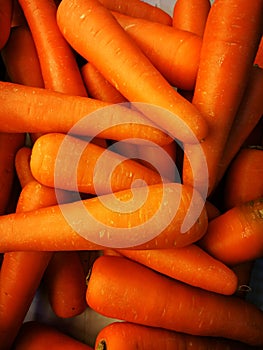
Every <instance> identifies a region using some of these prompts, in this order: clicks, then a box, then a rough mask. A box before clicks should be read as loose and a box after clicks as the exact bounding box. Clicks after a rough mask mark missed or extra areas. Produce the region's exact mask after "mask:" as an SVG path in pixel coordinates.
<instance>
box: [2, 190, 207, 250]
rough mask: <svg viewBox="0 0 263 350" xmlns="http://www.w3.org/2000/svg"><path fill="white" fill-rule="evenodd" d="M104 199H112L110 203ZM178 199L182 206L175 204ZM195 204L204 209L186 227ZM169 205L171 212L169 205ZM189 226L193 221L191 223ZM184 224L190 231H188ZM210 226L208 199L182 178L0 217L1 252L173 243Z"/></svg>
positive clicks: (186, 241) (195, 237)
mask: <svg viewBox="0 0 263 350" xmlns="http://www.w3.org/2000/svg"><path fill="white" fill-rule="evenodd" d="M145 191H147V197H146V199H145V194H146V193H145ZM131 198H132V199H133V200H132V202H130V203H131V208H130V210H128V211H127V209H126V207H125V208H124V209H125V210H123V211H122V208H121V209H118V210H117V211H116V208H115V206H116V204H117V203H118V205H119V204H120V203H121V202H123V201H124V202H127V201H129V200H130V199H131ZM176 198H177V201H175V199H176ZM116 199H117V203H116ZM102 201H106V204H107V206H105V204H104V203H103V202H102ZM176 202H177V203H178V208H175V207H177V204H176ZM113 204H115V206H114V205H113ZM190 204H191V205H192V206H193V208H195V210H197V209H198V212H197V213H195V216H197V217H196V220H195V221H194V222H191V224H192V226H191V227H188V226H187V227H186V228H185V227H182V225H183V224H184V221H185V220H188V219H189V217H187V216H186V215H187V214H188V210H189V207H190ZM83 206H84V207H83ZM138 206H139V207H138ZM174 206H175V207H174ZM168 207H169V208H170V210H169V211H167V210H166V208H168ZM62 209H63V212H62ZM135 209H136V210H135ZM83 210H84V211H83ZM199 210H200V214H199ZM172 211H173V212H172ZM87 212H88V213H89V214H90V215H88V214H87ZM66 213H67V215H69V214H74V213H77V218H74V215H73V218H69V217H68V220H70V221H69V222H68V220H66V218H65V215H66ZM192 214H194V212H192ZM197 214H198V215H197ZM167 216H168V218H169V219H168V218H167ZM92 218H93V219H92ZM94 219H95V220H94ZM75 225H77V226H75ZM188 225H189V226H190V222H189V223H188ZM47 227H52V230H47V229H46V228H47ZM182 228H184V231H185V230H186V232H184V233H183V234H182V233H181V230H182ZM120 229H122V230H120ZM206 229H207V215H206V211H205V208H204V202H203V199H202V198H201V196H198V193H195V195H194V196H193V189H192V188H191V187H187V186H184V185H181V184H179V183H167V184H157V185H151V186H147V187H146V186H145V187H137V188H134V189H133V190H131V189H128V190H123V191H119V192H115V193H114V194H106V195H103V196H98V197H94V198H89V199H86V200H83V201H75V202H72V203H67V204H64V205H63V206H61V205H60V206H58V205H55V206H51V207H47V208H42V209H39V210H33V211H31V212H28V213H24V214H21V213H15V214H9V215H3V216H1V217H0V230H1V235H0V251H1V252H4V251H10V250H12V251H14V250H38V251H39V250H42V251H43V250H52V251H57V250H62V251H63V250H98V249H102V248H103V247H105V246H106V247H109V246H110V247H115V248H125V247H132V246H136V249H157V248H173V247H175V246H176V247H182V246H186V245H188V244H190V243H193V242H195V241H197V240H199V239H200V238H201V237H202V236H203V235H204V234H205V232H206ZM127 231H128V235H127ZM79 232H80V233H82V235H83V236H82V235H80V234H79ZM135 233H136V234H135ZM137 234H138V236H137ZM142 235H143V236H142ZM21 237H23V240H21ZM86 237H87V238H86ZM112 240H114V241H112ZM94 241H95V242H94ZM143 241H144V242H143ZM96 242H97V243H96Z"/></svg>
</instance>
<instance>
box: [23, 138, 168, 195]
mask: <svg viewBox="0 0 263 350" xmlns="http://www.w3.org/2000/svg"><path fill="white" fill-rule="evenodd" d="M61 149H62V150H61ZM63 150H65V151H63ZM30 167H31V171H32V174H33V176H34V177H35V178H36V179H37V180H38V181H39V182H40V183H42V184H44V185H46V186H50V187H57V188H62V189H65V190H70V191H79V192H83V193H91V194H105V193H110V192H116V191H120V190H124V189H127V188H131V186H132V184H133V183H134V184H135V182H136V181H139V180H141V181H144V182H145V183H146V184H148V185H153V184H157V183H160V182H162V181H163V180H164V179H162V178H161V177H160V175H159V174H158V173H157V172H155V171H153V170H150V169H148V168H146V167H145V166H143V165H141V164H139V163H137V162H135V161H134V160H132V159H127V158H126V157H123V156H120V155H118V154H117V153H115V152H113V151H110V150H107V149H105V148H103V147H100V146H97V145H95V144H92V143H87V142H85V141H84V140H81V139H78V138H76V137H72V136H67V137H65V135H64V134H58V133H55V134H46V135H44V136H42V137H40V138H39V139H38V140H37V141H36V142H35V144H34V146H33V149H32V156H31V160H30ZM140 184H141V183H139V184H138V185H137V186H139V185H140Z"/></svg>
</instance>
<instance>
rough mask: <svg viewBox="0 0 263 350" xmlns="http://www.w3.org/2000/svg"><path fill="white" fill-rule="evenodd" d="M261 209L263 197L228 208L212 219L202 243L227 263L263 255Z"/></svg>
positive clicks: (212, 253)
mask: <svg viewBox="0 0 263 350" xmlns="http://www.w3.org/2000/svg"><path fill="white" fill-rule="evenodd" d="M262 212H263V199H262V198H259V199H255V200H253V201H249V202H247V203H244V204H241V205H239V206H235V207H233V208H231V209H229V210H228V211H226V212H225V213H223V214H221V215H220V216H218V217H217V218H215V219H214V220H212V221H210V222H209V224H208V229H207V232H206V234H205V235H204V236H203V238H202V239H201V241H200V245H201V247H203V248H204V249H205V250H206V251H207V252H208V253H209V254H211V255H212V256H214V257H216V258H217V259H219V260H221V261H222V262H224V263H225V264H227V265H237V264H240V263H242V262H245V261H251V260H254V259H256V258H259V257H262V255H263V240H262V229H263V215H262Z"/></svg>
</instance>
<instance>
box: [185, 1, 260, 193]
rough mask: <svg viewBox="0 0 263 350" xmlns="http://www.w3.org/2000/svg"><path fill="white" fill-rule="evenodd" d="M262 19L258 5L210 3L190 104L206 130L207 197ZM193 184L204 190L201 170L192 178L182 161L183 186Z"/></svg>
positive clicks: (250, 61)
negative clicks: (206, 124)
mask: <svg viewBox="0 0 263 350" xmlns="http://www.w3.org/2000/svg"><path fill="white" fill-rule="evenodd" d="M262 13H263V2H262V1H261V0H259V1H258V0H256V1H253V2H250V3H248V2H244V1H242V0H230V1H225V0H215V1H214V3H213V5H212V7H211V9H210V11H209V15H208V18H207V22H206V28H205V32H204V36H203V44H202V49H201V56H200V65H199V69H198V74H197V80H196V85H195V91H194V97H193V101H192V103H193V104H194V105H195V106H196V107H197V108H198V109H199V111H200V112H201V113H202V115H203V117H204V118H205V119H206V121H207V123H208V128H209V133H208V135H207V137H206V139H205V140H204V142H202V143H201V146H202V149H203V152H204V155H205V157H206V161H207V167H208V174H209V189H208V194H210V193H211V192H212V191H213V189H214V187H215V182H216V177H217V171H218V164H219V163H220V161H221V157H222V154H223V150H224V146H225V143H226V141H227V137H228V134H229V132H230V129H231V125H232V123H233V121H234V118H235V116H236V113H237V110H238V107H239V105H240V103H241V100H242V98H243V95H244V92H245V88H246V86H247V82H248V79H249V77H250V74H251V72H252V67H253V62H254V58H255V55H256V50H257V47H258V43H259V40H260V37H261V32H262ZM244 33H246V35H244ZM230 72H231V74H230ZM195 148H196V146H191V145H190V146H188V145H186V148H185V150H186V151H189V152H192V155H193V157H194V158H196V161H197V163H198V154H195V152H196V151H195ZM199 154H200V153H199ZM193 178H194V180H195V182H196V188H198V189H201V188H202V187H203V186H206V185H207V178H206V177H204V176H203V169H199V171H195V173H194V174H193V173H192V171H191V166H190V165H189V161H188V159H187V157H186V158H185V164H184V169H183V181H184V183H190V184H191V183H192V184H193Z"/></svg>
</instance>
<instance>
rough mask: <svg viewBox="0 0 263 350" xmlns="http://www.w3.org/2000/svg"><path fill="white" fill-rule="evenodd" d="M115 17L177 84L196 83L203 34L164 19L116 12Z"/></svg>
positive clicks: (166, 75)
mask: <svg viewBox="0 0 263 350" xmlns="http://www.w3.org/2000/svg"><path fill="white" fill-rule="evenodd" d="M113 15H114V17H115V18H116V19H117V21H118V23H119V24H120V25H121V26H122V28H123V29H124V30H125V31H126V33H128V34H129V36H130V37H131V38H132V40H133V41H134V42H135V43H136V44H137V45H138V46H139V48H140V49H141V50H142V51H143V53H144V54H145V55H146V56H147V57H148V58H149V59H150V61H151V63H152V64H153V65H154V66H155V67H156V68H157V69H158V70H159V72H160V73H161V74H162V75H163V76H164V77H165V78H166V79H167V80H168V81H169V83H170V84H171V85H173V86H175V87H177V88H181V89H185V90H192V89H193V88H194V85H195V80H196V76H197V70H198V66H199V57H200V51H201V46H202V39H201V37H199V36H197V35H195V34H193V33H190V32H187V31H184V30H179V29H177V28H174V27H171V26H166V25H163V24H160V23H155V22H151V21H147V20H144V19H141V18H133V17H130V16H125V15H122V14H119V13H118V12H113Z"/></svg>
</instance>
